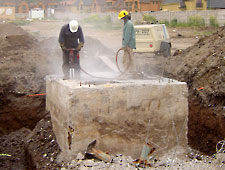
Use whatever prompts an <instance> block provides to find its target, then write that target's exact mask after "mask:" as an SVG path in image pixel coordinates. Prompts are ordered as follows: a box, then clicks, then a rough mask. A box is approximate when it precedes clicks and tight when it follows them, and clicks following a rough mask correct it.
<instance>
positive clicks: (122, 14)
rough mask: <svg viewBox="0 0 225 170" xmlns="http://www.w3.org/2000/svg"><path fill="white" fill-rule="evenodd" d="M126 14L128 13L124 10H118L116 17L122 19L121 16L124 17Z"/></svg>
mask: <svg viewBox="0 0 225 170" xmlns="http://www.w3.org/2000/svg"><path fill="white" fill-rule="evenodd" d="M126 15H128V12H127V11H126V10H122V11H120V13H119V15H118V19H122V18H123V17H125V16H126Z"/></svg>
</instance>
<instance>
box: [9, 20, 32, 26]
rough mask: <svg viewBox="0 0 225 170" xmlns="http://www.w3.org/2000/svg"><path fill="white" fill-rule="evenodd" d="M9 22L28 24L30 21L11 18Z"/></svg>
mask: <svg viewBox="0 0 225 170" xmlns="http://www.w3.org/2000/svg"><path fill="white" fill-rule="evenodd" d="M9 23H11V24H15V25H28V24H30V21H28V20H11V21H9Z"/></svg>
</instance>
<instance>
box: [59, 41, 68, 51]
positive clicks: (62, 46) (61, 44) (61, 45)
mask: <svg viewBox="0 0 225 170" xmlns="http://www.w3.org/2000/svg"><path fill="white" fill-rule="evenodd" d="M60 47H61V49H62V50H63V51H68V49H67V48H66V47H65V45H64V43H60Z"/></svg>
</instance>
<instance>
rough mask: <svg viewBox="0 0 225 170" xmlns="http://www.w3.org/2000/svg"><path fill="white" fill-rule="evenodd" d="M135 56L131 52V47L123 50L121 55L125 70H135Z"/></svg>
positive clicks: (130, 71)
mask: <svg viewBox="0 0 225 170" xmlns="http://www.w3.org/2000/svg"><path fill="white" fill-rule="evenodd" d="M135 62H136V61H135V58H134V54H133V49H132V48H130V47H126V50H124V55H123V65H124V69H126V68H127V67H128V70H127V72H129V73H133V72H136V64H135Z"/></svg>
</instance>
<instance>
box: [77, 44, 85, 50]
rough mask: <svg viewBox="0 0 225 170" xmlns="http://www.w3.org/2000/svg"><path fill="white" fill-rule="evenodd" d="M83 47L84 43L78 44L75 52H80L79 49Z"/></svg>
mask: <svg viewBox="0 0 225 170" xmlns="http://www.w3.org/2000/svg"><path fill="white" fill-rule="evenodd" d="M83 46H84V43H82V42H81V43H79V44H78V47H77V48H76V50H77V51H80V50H81V48H83Z"/></svg>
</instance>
